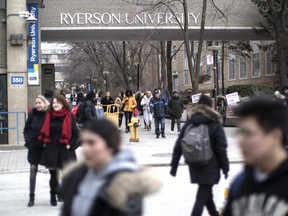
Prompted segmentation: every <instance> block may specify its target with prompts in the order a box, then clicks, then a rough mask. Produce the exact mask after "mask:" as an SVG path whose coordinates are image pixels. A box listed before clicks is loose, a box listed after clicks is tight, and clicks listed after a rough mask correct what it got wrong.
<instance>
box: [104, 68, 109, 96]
mask: <svg viewBox="0 0 288 216" xmlns="http://www.w3.org/2000/svg"><path fill="white" fill-rule="evenodd" d="M109 73H110V72H109V71H104V72H103V74H104V76H105V88H106V92H108V75H109Z"/></svg>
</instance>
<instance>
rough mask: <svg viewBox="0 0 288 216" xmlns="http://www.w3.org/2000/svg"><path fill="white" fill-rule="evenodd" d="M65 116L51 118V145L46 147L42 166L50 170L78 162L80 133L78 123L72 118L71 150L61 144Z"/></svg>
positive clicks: (41, 162) (41, 161)
mask: <svg viewBox="0 0 288 216" xmlns="http://www.w3.org/2000/svg"><path fill="white" fill-rule="evenodd" d="M64 118H65V116H63V117H53V116H51V129H50V134H51V135H50V138H51V143H49V144H47V145H45V147H44V152H43V154H42V158H41V160H40V164H41V165H43V166H46V167H48V168H54V169H60V168H63V166H64V165H65V164H67V163H68V162H69V161H72V160H76V154H75V150H76V149H77V148H78V137H79V131H78V128H77V124H76V121H75V119H74V117H73V116H72V137H71V139H70V141H69V145H70V146H71V148H70V149H69V150H68V149H67V148H66V145H63V144H60V142H59V141H60V138H61V134H62V124H63V120H64Z"/></svg>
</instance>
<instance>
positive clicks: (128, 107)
mask: <svg viewBox="0 0 288 216" xmlns="http://www.w3.org/2000/svg"><path fill="white" fill-rule="evenodd" d="M122 104H123V105H124V108H123V110H124V112H133V109H135V108H136V107H137V102H136V99H135V98H134V97H132V96H130V97H127V96H125V97H124V98H123V100H122Z"/></svg>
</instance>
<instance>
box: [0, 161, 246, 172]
mask: <svg viewBox="0 0 288 216" xmlns="http://www.w3.org/2000/svg"><path fill="white" fill-rule="evenodd" d="M243 163H244V161H243V160H233V161H230V164H243ZM139 165H140V166H144V167H156V168H157V167H170V163H157V164H139ZM179 166H187V164H185V163H179ZM29 171H30V169H21V170H0V175H3V174H13V173H27V172H29ZM38 172H39V173H43V174H48V173H49V172H48V170H47V169H45V168H43V169H40V170H38Z"/></svg>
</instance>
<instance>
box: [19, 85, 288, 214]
mask: <svg viewBox="0 0 288 216" xmlns="http://www.w3.org/2000/svg"><path fill="white" fill-rule="evenodd" d="M45 96H47V98H46V97H43V96H38V97H37V98H36V99H35V107H34V108H33V109H32V110H31V112H30V113H29V117H28V119H27V122H26V125H25V129H24V136H25V141H26V144H25V145H26V147H27V148H28V161H29V163H30V186H29V188H30V189H29V202H28V206H29V207H32V206H34V203H35V185H36V176H37V171H38V166H39V165H43V166H45V167H46V168H47V169H48V170H49V173H50V181H49V185H50V203H51V205H52V206H56V205H57V203H58V202H61V201H64V205H63V207H62V211H61V215H63V216H70V215H72V216H74V215H75V216H76V215H77V216H90V215H91V216H92V215H93V216H94V215H97V216H101V215H110V216H112V215H113V216H114V215H115V216H118V215H119V216H120V215H123V216H124V215H133V216H140V215H142V212H143V211H142V210H143V209H142V207H143V205H142V202H143V199H144V197H145V196H146V195H148V194H151V193H153V192H156V191H158V190H160V188H161V181H159V179H157V178H156V177H155V176H154V175H153V174H151V171H150V170H149V169H143V168H141V167H140V166H139V165H137V163H136V160H135V156H134V154H133V152H131V151H130V150H124V149H122V148H121V144H120V140H121V133H119V128H117V127H116V126H115V124H113V123H112V122H110V121H108V120H106V119H102V118H99V116H98V115H97V105H99V104H101V106H103V109H104V106H105V105H106V106H107V105H111V106H115V104H117V105H118V106H119V109H120V111H119V127H121V125H122V118H123V117H125V126H126V128H125V131H126V132H127V133H128V132H129V127H128V124H129V122H130V121H131V118H132V116H134V117H138V116H137V115H139V112H142V113H143V119H144V123H145V128H146V129H147V130H148V131H150V130H151V127H152V121H153V119H154V124H155V135H156V138H157V139H158V138H160V136H161V137H162V138H165V137H166V134H165V118H166V114H167V113H168V114H169V116H170V118H171V123H172V124H171V133H174V129H175V124H176V126H177V132H179V136H178V139H177V141H176V143H175V146H174V150H173V154H172V158H171V164H170V165H171V170H170V174H171V175H172V176H173V177H175V176H176V174H177V169H178V165H179V161H180V158H181V157H182V156H183V157H184V159H185V162H186V163H187V164H188V170H189V173H190V180H191V183H192V184H198V191H197V194H196V201H195V204H194V207H193V209H192V213H191V215H192V216H201V215H202V213H203V209H204V207H206V208H207V210H208V213H209V214H210V215H211V216H219V215H220V214H219V212H218V210H217V208H216V205H215V203H214V199H213V187H214V185H216V184H218V183H219V181H220V179H221V172H222V174H223V176H224V178H225V179H227V178H228V177H229V171H230V164H229V159H228V155H227V148H228V143H227V138H226V135H225V131H224V127H223V120H225V118H224V116H223V114H222V113H221V112H219V110H218V111H216V110H215V109H214V106H213V100H212V99H211V98H210V97H209V96H206V95H202V96H201V97H200V99H199V102H198V103H197V104H195V105H194V106H193V107H192V109H190V110H189V113H188V114H189V119H188V120H187V122H186V123H185V125H184V126H183V128H181V115H182V112H183V109H184V106H183V103H182V101H181V99H180V97H179V94H178V92H176V91H175V92H173V95H172V98H171V99H170V100H169V102H168V104H167V106H166V101H165V99H164V98H162V97H161V91H160V90H159V89H155V90H154V91H153V93H152V92H150V91H145V92H144V94H143V95H141V94H135V95H133V93H132V91H131V90H127V91H126V92H125V94H124V93H122V92H120V93H119V95H118V97H117V98H116V99H115V101H114V99H113V98H112V97H111V95H110V93H109V92H107V93H106V94H105V96H104V97H103V98H101V99H100V97H98V96H97V94H96V93H95V92H93V91H91V92H88V93H87V94H86V95H85V96H84V95H83V94H82V95H81V94H80V95H79V94H78V95H77V103H78V106H77V103H76V106H75V107H77V110H76V111H75V112H74V113H73V110H72V112H71V108H70V104H69V103H68V102H67V101H66V98H65V97H64V95H51V94H50V95H45ZM218 99H219V100H217V102H216V103H217V107H221V106H222V108H223V107H225V106H227V104H225V100H224V99H223V98H220V97H219V98H218ZM75 107H74V108H75ZM104 110H105V112H106V111H108V109H107V107H106V109H104ZM135 110H137V111H139V112H136V111H135ZM112 111H113V109H112ZM235 114H236V115H237V116H238V117H239V128H238V129H237V130H238V136H239V139H238V143H239V147H240V149H241V151H242V153H243V158H244V163H245V164H244V171H243V172H242V173H241V174H240V175H239V176H238V177H236V180H235V181H234V182H233V184H232V186H231V188H230V193H229V197H228V200H227V205H226V207H225V210H224V216H243V215H247V216H249V215H254V214H255V212H257V215H283V216H286V215H288V204H287V203H288V195H287V194H288V191H287V190H286V188H287V187H286V184H287V183H286V182H287V180H288V172H287V171H288V153H287V149H286V147H287V138H288V136H287V135H288V132H287V128H288V109H287V106H285V103H282V102H281V101H280V102H279V100H275V98H271V97H264V96H263V97H257V98H254V99H250V100H248V101H247V102H244V103H242V104H240V105H239V106H237V107H236V109H235ZM79 146H81V147H82V150H83V155H84V161H83V162H81V163H79V162H77V158H76V153H75V151H76V149H77V148H78V147H79ZM67 164H69V165H68V166H66V165H67ZM59 176H62V178H61V179H62V180H61V181H60V180H59ZM252 202H253V203H257V205H253V206H252V204H251V203H252ZM268 212H269V213H268ZM270 213H271V214H270ZM278 213H279V214H278Z"/></svg>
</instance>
